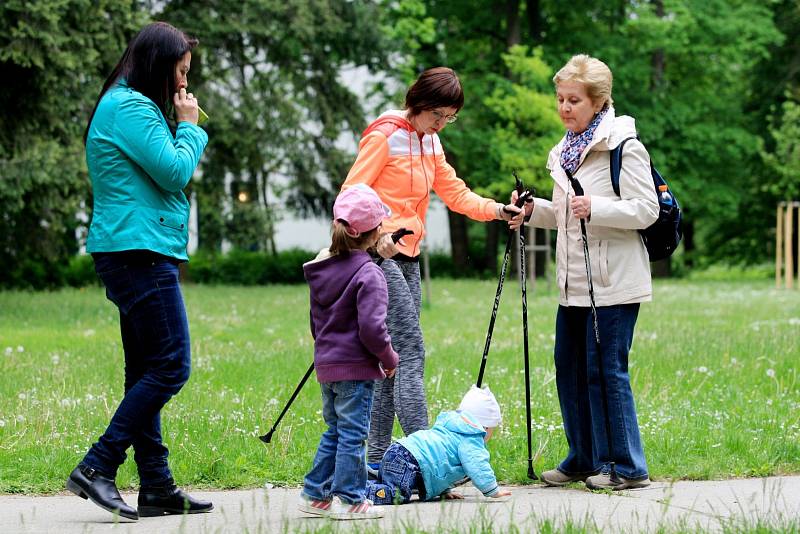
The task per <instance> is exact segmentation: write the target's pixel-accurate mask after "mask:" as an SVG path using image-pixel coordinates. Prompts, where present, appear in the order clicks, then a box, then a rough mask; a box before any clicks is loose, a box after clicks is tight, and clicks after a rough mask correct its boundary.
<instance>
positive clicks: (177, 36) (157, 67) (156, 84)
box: [83, 22, 198, 144]
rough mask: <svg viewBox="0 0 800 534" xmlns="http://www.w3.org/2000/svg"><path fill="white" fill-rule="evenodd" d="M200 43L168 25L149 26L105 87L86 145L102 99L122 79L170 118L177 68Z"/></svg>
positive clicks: (93, 111)
mask: <svg viewBox="0 0 800 534" xmlns="http://www.w3.org/2000/svg"><path fill="white" fill-rule="evenodd" d="M197 43H198V41H197V39H194V38H192V37H189V36H187V35H186V34H185V33H183V32H182V31H180V30H179V29H177V28H176V27H174V26H172V25H170V24H167V23H166V22H154V23H152V24H148V25H147V26H145V27H144V28H143V29H142V31H140V32H139V33H137V34H136V37H134V38H133V39H132V40H131V42H130V43H129V44H128V48H126V49H125V53H124V54H122V59H120V60H119V63H117V66H116V67H114V70H113V71H111V74H110V75H109V76H108V78H106V81H105V83H104V84H103V89H102V90H101V91H100V96H98V97H97V102H95V104H94V109H92V114H91V115H90V116H89V122H88V123H86V131H85V132H84V133H83V142H84V144H85V143H86V137H87V136H88V135H89V127H90V126H91V124H92V119H93V118H94V114H95V112H96V111H97V105H98V104H99V103H100V99H102V98H103V95H104V94H106V91H108V90H109V89H110V88H111V87H112V86H113V85H114V84H115V83H116V82H117V80H119V79H120V78H125V79H126V80H127V82H128V85H129V86H130V87H131V88H133V89H135V90H137V91H139V92H140V93H142V94H143V95H144V96H146V97H147V98H149V99H150V100H152V101H153V102H155V104H156V106H158V109H160V110H161V113H163V114H164V117H167V104H168V103H169V102H171V97H172V93H173V92H174V90H175V64H176V63H177V62H178V60H179V59H180V58H182V57H183V56H184V55H185V54H186V52H189V51H190V50H192V49H193V48H194V47H195V46H197Z"/></svg>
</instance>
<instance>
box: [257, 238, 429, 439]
mask: <svg viewBox="0 0 800 534" xmlns="http://www.w3.org/2000/svg"><path fill="white" fill-rule="evenodd" d="M413 233H414V232H412V231H411V230H406V229H405V228H400V229H399V230H397V231H396V232H394V233H393V234H392V242H394V243H397V242H398V241H400V239H401V238H402V237H403V236H406V235H411V234H413ZM381 263H383V258H380V259H379V260H378V265H380V264H381ZM313 371H314V362H311V365H310V366H309V367H308V370H307V371H306V374H305V375H303V378H302V379H301V380H300V383H299V384H297V387H296V388H294V393H292V396H291V397H290V398H289V402H287V403H286V406H284V407H283V410H282V411H281V414H280V415H279V416H278V419H277V420H276V421H275V424H274V425H272V428H271V429H270V430H269V432H267V433H266V434H264V435H263V436H258V439H260V440H261V441H263V442H264V443H269V442H271V441H272V434H273V433H274V432H275V429H276V428H278V424H279V423H280V422H281V419H283V416H284V415H286V412H288V411H289V406H291V405H292V403H293V402H294V399H296V398H297V394H298V393H300V390H301V389H303V386H304V385H305V384H306V381H308V377H309V376H311V373H312V372H313Z"/></svg>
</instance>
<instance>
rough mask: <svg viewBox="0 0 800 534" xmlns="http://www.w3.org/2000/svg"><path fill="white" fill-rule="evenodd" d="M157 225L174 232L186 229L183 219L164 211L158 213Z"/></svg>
mask: <svg viewBox="0 0 800 534" xmlns="http://www.w3.org/2000/svg"><path fill="white" fill-rule="evenodd" d="M158 224H159V225H161V226H166V227H167V228H172V229H174V230H183V229H184V228H186V223H185V222H184V220H183V217H181V216H180V215H176V214H174V213H169V212H166V211H159V212H158Z"/></svg>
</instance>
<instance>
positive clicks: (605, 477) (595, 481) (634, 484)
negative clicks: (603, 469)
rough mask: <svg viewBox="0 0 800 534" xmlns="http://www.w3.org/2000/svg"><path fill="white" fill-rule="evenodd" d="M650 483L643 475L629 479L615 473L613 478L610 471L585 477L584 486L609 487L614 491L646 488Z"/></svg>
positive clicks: (597, 488) (594, 487)
mask: <svg viewBox="0 0 800 534" xmlns="http://www.w3.org/2000/svg"><path fill="white" fill-rule="evenodd" d="M649 485H650V479H649V478H647V477H645V478H641V479H638V480H630V479H628V478H625V477H621V476H619V475H617V476H616V477H615V478H614V479H612V478H611V474H610V473H600V474H599V475H594V476H592V477H589V478H587V479H586V487H587V488H589V489H594V490H603V489H610V490H614V491H619V490H625V489H636V488H646V487H647V486H649Z"/></svg>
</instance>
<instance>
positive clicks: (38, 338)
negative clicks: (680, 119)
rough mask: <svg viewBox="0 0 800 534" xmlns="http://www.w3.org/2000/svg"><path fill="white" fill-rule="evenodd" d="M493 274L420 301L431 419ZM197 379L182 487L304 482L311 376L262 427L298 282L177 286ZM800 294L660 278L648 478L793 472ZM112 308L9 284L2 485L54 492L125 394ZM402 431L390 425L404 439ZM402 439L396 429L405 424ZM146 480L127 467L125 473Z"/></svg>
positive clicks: (517, 353) (468, 358)
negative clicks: (268, 434) (267, 435)
mask: <svg viewBox="0 0 800 534" xmlns="http://www.w3.org/2000/svg"><path fill="white" fill-rule="evenodd" d="M495 287H496V282H493V281H450V280H434V282H433V291H432V293H433V295H432V300H433V305H432V306H430V307H428V308H426V309H424V310H423V314H422V322H423V328H424V332H425V339H426V344H427V354H428V356H427V358H428V359H427V369H426V384H427V388H428V399H429V404H430V417H431V419H433V418H434V417H435V416H436V414H437V413H438V412H439V411H441V410H446V409H453V408H455V407H456V406H457V404H458V402H459V400H460V398H461V395H462V394H463V393H464V392H465V391H466V390H467V388H468V387H469V385H470V383H474V381H475V379H476V377H477V372H478V367H479V364H480V358H481V353H482V349H483V344H484V336H485V335H486V327H487V325H488V320H489V313H490V311H491V305H492V299H493V298H494V290H495ZM184 293H185V298H186V304H187V308H188V311H189V324H190V326H191V331H192V357H193V373H192V378H191V380H190V381H189V383H188V384H187V385H186V386H185V387H184V389H183V391H182V392H181V393H180V394H179V395H178V396H177V397H176V398H175V399H174V400H173V401H172V402H170V403H169V404H168V405H167V407H166V409H165V410H164V412H163V431H164V438H165V442H166V444H167V446H168V447H169V448H170V451H171V455H170V464H171V466H172V468H173V471H174V474H175V477H176V479H177V480H178V482H179V483H180V484H182V485H191V486H197V487H209V488H211V487H213V488H234V487H246V486H259V485H263V484H264V483H267V482H268V483H272V484H299V483H300V482H301V481H302V477H303V474H304V473H305V471H306V470H307V469H308V468H309V467H310V464H311V460H312V457H313V454H314V451H315V449H316V444H317V441H318V439H319V436H320V434H321V433H322V431H323V425H322V421H321V413H320V412H321V410H320V401H319V389H318V387H317V385H316V383H315V382H314V381H309V383H308V384H307V385H306V388H305V389H304V391H303V392H302V393H301V395H300V396H299V397H298V399H297V401H296V402H295V404H294V405H293V406H292V409H291V411H290V412H289V414H287V416H286V418H285V419H284V420H283V423H282V424H281V426H280V427H279V428H278V430H277V431H276V433H275V436H274V437H273V441H272V443H271V444H270V445H265V444H263V443H261V442H260V441H259V440H258V439H257V436H258V435H259V434H262V433H264V432H265V431H266V430H268V429H269V428H270V427H271V426H272V423H273V422H274V420H275V418H276V417H277V415H278V413H279V412H280V410H281V408H282V407H283V405H284V404H285V402H286V400H287V399H288V397H289V396H290V394H291V392H292V391H293V390H294V387H295V386H296V385H297V383H298V381H299V380H300V378H301V377H302V375H303V373H304V372H305V369H306V368H307V367H308V365H309V363H310V361H311V359H312V348H313V347H312V339H311V336H310V334H309V332H308V302H307V299H308V291H307V288H306V287H305V286H278V287H246V288H245V287H203V286H186V287H185V288H184ZM528 298H529V302H528V314H529V332H530V341H531V342H530V354H531V384H532V404H533V416H534V417H533V419H534V420H533V438H534V450H535V451H538V452H535V455H536V457H535V462H534V466H535V468H536V471H537V473H538V472H541V471H542V469H547V468H550V467H552V466H554V465H556V463H557V462H558V461H559V460H560V459H561V458H562V457H563V456H564V454H565V452H566V441H565V439H564V435H563V431H562V428H561V416H560V413H559V408H558V398H557V394H556V387H555V375H554V371H553V364H552V351H553V339H554V335H553V334H554V326H553V325H554V318H555V311H556V306H557V295H556V293H555V290H553V289H547V288H545V287H544V284H542V283H540V284H538V285H537V287H536V288H535V289H534V290H531V288H529V293H528ZM519 301H520V299H519V291H518V290H517V286H516V285H515V284H514V283H513V282H509V283H507V285H506V289H505V295H504V296H503V300H502V302H501V306H500V314H499V316H498V320H497V325H496V327H495V333H494V341H493V345H492V351H491V353H490V355H489V364H488V367H487V372H486V377H485V379H484V382H485V383H486V384H488V385H489V386H490V387H491V388H492V390H493V391H494V392H495V394H496V395H497V397H498V400H499V401H500V404H501V406H502V408H503V410H504V414H503V415H504V425H503V427H501V430H500V432H499V433H497V434H496V437H495V438H494V439H493V440H492V441H490V442H489V449H490V451H491V453H492V463H493V465H494V467H495V470H496V472H497V475H498V477H499V478H500V479H501V480H502V481H505V482H508V483H524V482H525V480H526V471H527V463H526V456H527V453H526V440H525V407H524V404H525V402H524V400H525V389H524V384H525V382H524V372H523V369H524V367H523V358H522V328H521V321H520V302H519ZM799 357H800V295H799V294H798V293H797V292H792V291H785V290H776V289H773V287H772V283H771V282H769V281H767V280H764V281H739V282H721V281H702V282H701V281H661V280H658V281H656V288H655V301H654V302H653V303H650V304H647V305H644V306H643V308H642V311H641V313H640V318H639V323H638V325H637V331H636V337H635V340H634V346H633V352H632V354H631V378H632V383H633V389H634V394H635V397H636V400H637V404H638V413H639V423H640V426H641V430H642V434H643V439H644V444H645V452H646V454H647V459H648V463H649V468H650V473H651V477H652V478H653V479H656V480H664V479H678V478H692V479H710V478H726V477H742V476H763V475H773V474H784V473H798V472H800V384H798V370H797V362H798V358H799ZM122 373H123V365H122V353H121V343H120V339H119V331H118V324H117V315H116V309H115V308H114V306H113V305H112V304H111V303H110V302H108V301H107V300H105V298H104V295H103V291H102V289H100V288H89V289H83V290H63V291H58V292H52V293H26V292H0V492H4V493H17V492H25V493H30V492H53V491H60V490H62V489H63V487H64V480H65V479H66V476H67V475H68V474H69V472H70V470H71V469H72V468H73V467H74V466H75V464H76V463H77V462H78V461H79V460H80V459H81V457H82V456H83V454H84V453H85V451H86V450H87V449H88V447H89V446H90V445H91V443H92V442H93V441H94V440H96V438H97V437H98V436H99V435H100V434H101V433H102V431H103V430H104V428H105V426H106V424H107V422H108V420H109V418H110V416H111V414H112V413H113V411H114V409H115V408H116V406H117V403H118V402H119V399H120V397H121V394H122V376H123V374H122ZM396 430H397V429H396ZM398 435H399V430H398ZM117 483H118V485H119V486H120V487H121V488H127V487H134V486H136V485H137V484H138V479H137V477H136V472H135V466H134V464H133V461H132V459H131V460H130V461H128V462H126V464H125V465H124V466H123V468H122V469H121V470H120V473H119V476H118V478H117Z"/></svg>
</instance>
